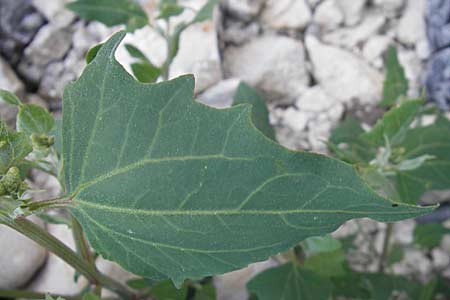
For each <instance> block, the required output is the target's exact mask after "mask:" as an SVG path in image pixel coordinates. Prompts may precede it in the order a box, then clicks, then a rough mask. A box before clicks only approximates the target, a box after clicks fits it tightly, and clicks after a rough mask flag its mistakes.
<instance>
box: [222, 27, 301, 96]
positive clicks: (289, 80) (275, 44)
mask: <svg viewBox="0 0 450 300" xmlns="http://www.w3.org/2000/svg"><path fill="white" fill-rule="evenodd" d="M224 69H225V73H226V75H227V76H228V77H236V78H241V79H242V80H244V81H246V82H248V83H249V84H251V85H253V86H255V87H257V88H258V89H260V90H262V91H263V92H264V93H266V95H267V97H268V100H269V101H279V103H293V102H294V101H295V100H296V99H297V98H298V96H300V95H301V94H302V92H303V91H304V90H305V89H306V88H307V86H308V85H309V80H310V79H309V74H308V71H307V69H306V61H305V51H304V47H303V44H302V43H301V42H300V41H297V40H294V39H291V38H288V37H283V36H272V35H268V36H262V37H260V38H257V39H254V40H252V41H250V42H249V43H247V44H244V45H243V46H241V47H229V48H227V49H226V50H225V53H224Z"/></svg>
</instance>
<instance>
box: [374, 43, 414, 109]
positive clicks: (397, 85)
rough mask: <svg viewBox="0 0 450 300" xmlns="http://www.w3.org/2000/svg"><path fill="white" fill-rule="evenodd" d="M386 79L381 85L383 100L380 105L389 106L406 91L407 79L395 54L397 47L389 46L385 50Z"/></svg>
mask: <svg viewBox="0 0 450 300" xmlns="http://www.w3.org/2000/svg"><path fill="white" fill-rule="evenodd" d="M386 69H387V73H386V79H385V80H384V86H383V101H381V103H380V106H382V107H389V106H392V105H394V104H395V103H396V102H397V100H398V99H399V97H401V96H406V94H407V93H408V80H407V79H406V76H405V70H404V69H403V66H402V65H401V64H400V62H399V60H398V56H397V49H395V47H393V46H391V47H389V50H388V52H387V59H386Z"/></svg>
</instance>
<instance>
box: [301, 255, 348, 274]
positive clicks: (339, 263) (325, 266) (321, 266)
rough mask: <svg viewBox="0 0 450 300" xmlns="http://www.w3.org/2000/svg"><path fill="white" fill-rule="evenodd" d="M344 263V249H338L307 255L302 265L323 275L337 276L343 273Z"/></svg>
mask: <svg viewBox="0 0 450 300" xmlns="http://www.w3.org/2000/svg"><path fill="white" fill-rule="evenodd" d="M344 263H345V254H344V251H343V250H342V249H338V250H335V251H331V252H322V253H318V254H314V255H311V256H309V257H307V258H306V259H305V262H304V264H303V267H304V268H305V269H308V270H311V271H313V272H315V273H316V274H318V275H321V276H323V277H339V276H343V275H345V268H344Z"/></svg>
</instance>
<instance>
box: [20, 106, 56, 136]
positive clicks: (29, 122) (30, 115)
mask: <svg viewBox="0 0 450 300" xmlns="http://www.w3.org/2000/svg"><path fill="white" fill-rule="evenodd" d="M16 126H17V130H18V131H19V132H25V133H27V134H28V135H31V134H33V133H34V134H38V135H40V134H47V133H49V132H50V131H51V130H52V129H53V127H54V126H55V119H53V116H52V115H51V114H50V113H49V112H48V110H46V109H45V108H43V107H42V106H39V105H35V104H24V105H21V106H20V108H19V113H18V115H17V123H16Z"/></svg>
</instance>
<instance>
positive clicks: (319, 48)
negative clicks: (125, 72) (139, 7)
mask: <svg viewBox="0 0 450 300" xmlns="http://www.w3.org/2000/svg"><path fill="white" fill-rule="evenodd" d="M155 1H156V0H141V1H140V2H142V4H143V5H144V7H145V8H146V10H147V11H148V12H149V14H151V11H152V8H153V7H154V6H155V5H156V4H155ZM65 2H66V0H54V1H46V0H2V3H0V54H1V56H0V88H4V89H8V90H11V91H13V92H15V93H17V94H18V95H20V96H21V97H23V98H24V99H25V100H26V101H29V102H35V103H39V104H42V105H45V106H47V107H48V108H49V109H50V110H52V111H53V112H55V113H56V114H58V113H59V111H60V109H61V97H62V92H63V87H64V86H65V85H66V84H67V83H68V82H70V81H72V80H74V79H76V78H77V76H79V74H80V73H81V71H82V69H83V68H84V66H85V62H84V55H85V53H86V51H87V50H88V49H89V48H90V47H91V46H93V45H95V44H97V43H100V42H101V41H103V40H104V39H106V38H107V37H108V36H109V35H110V34H111V33H112V32H114V31H116V30H118V29H119V28H113V29H111V28H106V27H105V26H103V25H102V24H99V23H96V22H90V23H87V22H84V21H81V20H79V19H78V18H76V16H75V15H74V14H72V13H71V12H69V11H67V10H65V9H64V4H65ZM182 2H184V3H186V5H188V6H191V7H194V8H197V7H200V6H201V5H202V4H203V3H204V2H205V1H204V0H185V1H182ZM429 2H430V3H432V4H430V5H431V6H432V5H434V6H432V7H431V8H430V7H429V8H428V9H434V10H435V11H437V12H438V13H440V14H441V15H440V17H439V18H435V19H431V18H428V19H427V23H428V24H429V26H428V27H426V22H425V18H424V16H425V14H426V0H352V1H348V0H223V1H222V3H221V5H220V8H219V9H218V10H217V11H216V13H215V16H214V20H213V21H212V22H205V23H203V24H198V25H195V26H193V27H191V28H190V29H189V30H187V31H186V32H185V33H183V35H182V38H181V45H180V53H179V55H178V56H177V58H176V59H175V61H174V64H173V67H172V70H171V74H170V76H171V77H174V76H177V75H180V74H185V73H193V74H194V75H195V77H196V80H197V85H196V93H197V96H198V98H199V99H200V101H202V102H204V103H207V104H209V105H213V106H216V107H226V106H228V105H230V103H231V98H232V96H233V94H234V92H235V90H236V87H237V85H238V83H239V81H240V80H244V81H246V82H247V83H249V84H251V85H252V86H254V87H255V88H257V89H258V90H259V91H261V93H263V94H264V95H265V97H266V99H267V105H268V107H269V110H270V120H271V123H272V125H273V126H274V128H275V129H276V133H277V139H278V141H279V142H280V143H281V144H282V145H284V146H286V147H288V148H291V149H302V150H313V151H317V152H326V145H325V143H324V141H326V140H327V138H328V137H329V134H330V130H331V129H332V128H333V127H334V126H336V124H338V122H339V121H340V120H342V118H343V117H344V116H345V115H347V114H353V115H355V116H357V117H358V118H359V119H361V120H362V121H364V122H366V123H367V124H369V125H370V124H372V123H373V122H374V121H375V120H376V119H377V118H378V117H379V116H380V114H381V113H382V112H380V111H379V110H377V109H376V107H375V106H376V104H377V103H378V101H380V99H381V91H382V84H383V80H384V71H385V70H384V63H383V61H384V60H383V56H384V54H385V52H386V50H387V48H388V46H389V45H395V46H396V47H397V48H398V50H399V58H400V61H401V63H402V65H403V66H404V67H405V70H406V75H407V77H408V79H409V81H410V90H409V94H410V96H413V97H414V96H418V95H419V94H420V93H421V87H422V83H423V82H424V80H425V82H426V83H427V87H429V89H430V90H433V92H435V93H436V95H438V96H437V98H438V102H439V103H440V104H441V106H442V107H444V108H445V107H446V106H447V105H448V102H447V101H448V100H449V99H450V97H449V94H450V92H449V85H448V84H447V85H442V84H441V83H442V82H445V80H447V82H448V78H449V75H448V74H450V73H449V72H448V71H445V70H441V71H440V72H436V71H435V69H436V68H437V67H439V66H442V65H443V64H442V61H443V60H444V61H445V60H446V59H447V58H448V57H449V56H450V54H449V53H448V50H443V51H441V50H442V49H444V48H445V46H446V45H447V44H445V43H448V41H450V39H449V38H445V37H444V38H442V37H443V36H445V34H447V36H446V37H449V32H450V29H449V28H448V25H447V27H445V26H444V24H447V23H449V22H448V21H450V9H447V11H448V12H449V13H448V14H447V15H445V13H444V12H445V7H444V8H443V7H442V6H445V5H447V4H445V0H444V1H442V0H430V1H429ZM447 3H448V2H447ZM180 18H181V19H182V18H186V15H182V16H180ZM443 20H444V21H446V22H447V23H445V22H444V21H443ZM443 22H444V23H443ZM433 26H434V27H433ZM427 28H428V32H427ZM430 28H435V29H433V30H432V29H430ZM427 34H428V37H429V38H430V41H432V42H430V43H428V42H427ZM126 42H128V43H132V44H134V45H135V46H137V47H138V48H140V49H141V50H143V51H144V52H145V53H146V54H147V55H148V56H149V57H150V58H151V59H152V60H153V62H154V63H156V64H160V63H161V62H162V61H163V60H164V57H165V51H166V50H165V46H164V41H162V40H161V38H160V37H159V36H158V35H157V34H156V33H155V32H153V31H152V30H151V29H150V28H144V29H140V30H138V31H136V32H135V33H134V34H130V35H128V36H127V37H126ZM447 46H448V45H447ZM117 58H118V59H119V61H120V62H121V63H122V64H124V65H125V66H126V67H128V64H129V63H130V62H132V58H131V57H129V56H128V54H127V53H126V51H125V50H124V49H123V48H120V49H119V50H118V53H117ZM445 65H446V66H448V65H449V64H448V63H446V64H445ZM425 71H426V72H425ZM427 72H428V75H424V74H427ZM436 74H441V75H439V76H440V79H439V80H435V79H436V78H434V79H433V80H431V79H430V78H431V77H432V76H436ZM436 82H438V83H439V84H437V83H436ZM12 112H13V110H12V109H10V108H8V107H7V106H5V105H3V104H0V115H1V117H2V118H4V119H6V120H11V116H13V113H12ZM36 181H37V183H40V184H45V185H46V186H48V187H49V188H50V190H51V193H54V194H56V193H57V189H56V190H55V184H56V183H55V182H52V181H51V180H49V179H47V178H45V177H43V176H42V175H39V176H36ZM357 224H360V225H362V226H360V227H361V228H363V232H360V233H359V234H358V238H357V241H358V242H359V249H360V251H359V253H360V254H361V255H359V256H358V255H352V257H353V258H354V259H352V260H351V263H352V265H354V267H355V268H364V269H366V270H372V269H373V268H374V266H375V264H373V263H372V264H370V263H367V264H366V262H364V259H363V258H362V257H363V254H364V252H367V247H368V243H367V239H364V238H363V237H364V236H370V237H372V238H373V241H374V243H375V247H376V248H377V249H378V251H381V249H380V247H381V241H382V239H383V236H384V228H385V225H384V224H379V223H376V222H374V221H370V220H359V221H352V222H349V223H347V224H345V225H344V226H343V227H342V228H341V229H339V230H338V231H337V232H336V233H335V234H336V235H337V236H345V235H348V234H351V233H353V232H355V231H356V230H357V228H358V226H357ZM413 228H414V222H412V221H407V222H402V223H398V224H396V225H395V227H394V235H393V240H394V241H395V242H398V243H400V244H404V245H408V244H410V243H411V240H412V230H413ZM47 229H48V230H49V232H51V233H52V234H54V235H56V236H57V237H59V238H61V239H62V240H63V241H64V242H66V243H67V244H69V245H72V244H73V241H72V238H71V235H70V232H68V230H67V229H66V228H65V227H64V226H56V225H51V226H47ZM0 237H1V238H0V249H6V247H5V245H8V247H7V248H8V251H10V252H11V253H16V256H15V257H16V258H15V259H13V260H11V259H9V256H8V258H6V255H3V254H4V252H3V250H2V255H1V256H0V269H1V270H5V271H4V272H0V288H16V287H19V286H23V285H26V286H28V287H29V288H32V289H34V290H37V291H52V292H57V293H75V292H77V291H79V290H80V289H81V288H82V287H83V282H81V281H80V282H78V284H75V283H74V282H73V279H72V278H73V270H72V269H71V268H69V267H67V266H66V265H65V264H64V263H63V262H62V261H60V260H59V259H58V258H56V257H55V256H53V255H51V254H47V253H46V252H45V251H43V250H42V249H40V248H39V247H37V246H35V245H33V243H30V242H28V241H26V240H24V239H23V238H20V237H19V236H18V235H17V234H14V233H12V232H10V231H8V230H7V229H5V228H3V227H0ZM72 246H73V245H72ZM407 251H408V252H407V255H406V258H405V259H404V260H403V261H401V262H400V263H398V264H396V265H395V266H394V272H395V273H398V274H415V275H417V277H419V278H421V279H424V280H425V279H427V278H429V276H430V274H432V273H433V272H436V271H443V272H446V274H448V275H449V276H450V258H449V255H448V253H449V252H450V239H448V236H447V239H446V240H445V241H444V242H443V243H442V245H441V247H440V248H436V249H435V250H433V251H432V252H431V253H424V252H422V251H419V250H417V249H415V248H413V247H410V248H408V250H407ZM22 257H27V262H28V264H24V263H23V261H24V260H23V259H22ZM100 264H101V269H102V270H104V271H105V272H106V273H109V274H115V276H117V277H119V278H122V279H123V278H129V277H130V274H127V273H126V272H123V271H121V270H120V268H118V267H117V266H115V265H114V264H111V263H108V262H105V261H102V262H101V263H100ZM276 264H277V263H276V260H268V261H266V262H263V263H258V264H254V265H252V266H250V267H249V268H246V269H244V270H241V271H236V272H232V273H230V274H226V275H222V276H218V277H217V278H216V280H215V282H216V285H217V287H218V289H219V292H218V293H219V299H220V300H240V299H246V297H247V294H246V291H245V288H244V286H245V282H246V281H247V280H248V278H250V277H251V276H253V275H254V274H256V273H257V272H259V271H261V270H263V269H265V268H267V267H270V266H274V265H276ZM4 274H7V276H6V277H5V275H4Z"/></svg>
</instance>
